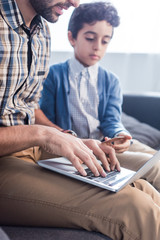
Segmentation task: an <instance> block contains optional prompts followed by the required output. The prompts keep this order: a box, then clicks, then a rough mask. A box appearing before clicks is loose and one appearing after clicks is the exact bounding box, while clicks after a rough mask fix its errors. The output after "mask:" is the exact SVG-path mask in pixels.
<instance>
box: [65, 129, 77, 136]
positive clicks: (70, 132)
mask: <svg viewBox="0 0 160 240" xmlns="http://www.w3.org/2000/svg"><path fill="white" fill-rule="evenodd" d="M62 132H63V133H69V134H71V135H72V136H74V137H77V134H76V133H75V132H74V131H73V130H71V129H67V130H62Z"/></svg>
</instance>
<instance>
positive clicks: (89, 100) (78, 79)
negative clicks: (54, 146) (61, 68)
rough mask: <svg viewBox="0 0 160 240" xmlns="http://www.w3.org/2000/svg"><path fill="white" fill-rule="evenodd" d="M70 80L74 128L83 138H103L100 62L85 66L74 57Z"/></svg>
mask: <svg viewBox="0 0 160 240" xmlns="http://www.w3.org/2000/svg"><path fill="white" fill-rule="evenodd" d="M69 82H70V94H69V109H70V114H71V121H72V129H73V130H74V131H75V132H76V133H77V135H78V136H79V137H81V138H95V139H102V137H103V135H102V133H101V131H100V130H99V125H100V122H99V119H98V105H99V96H98V90H97V89H98V87H97V84H98V64H95V65H93V66H90V67H84V66H83V65H82V64H81V63H80V62H79V61H78V60H76V59H75V58H74V57H73V58H71V59H70V60H69Z"/></svg>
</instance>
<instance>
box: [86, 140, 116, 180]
mask: <svg viewBox="0 0 160 240" xmlns="http://www.w3.org/2000/svg"><path fill="white" fill-rule="evenodd" d="M82 141H83V142H84V143H85V144H86V145H87V146H88V147H89V148H90V149H91V150H92V151H93V153H94V155H95V156H96V157H97V159H99V160H100V161H101V162H102V164H103V167H104V168H105V169H106V170H107V171H110V170H114V169H117V170H118V171H120V164H119V162H118V159H117V158H116V155H115V150H114V149H113V148H112V147H111V146H108V145H107V144H104V143H102V142H100V141H98V140H93V139H83V140H82ZM98 167H99V166H98ZM99 172H100V174H101V175H102V176H105V175H106V174H104V171H103V168H102V167H101V168H100V167H99Z"/></svg>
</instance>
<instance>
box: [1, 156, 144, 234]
mask: <svg viewBox="0 0 160 240" xmlns="http://www.w3.org/2000/svg"><path fill="white" fill-rule="evenodd" d="M0 161H1V165H0V182H1V187H0V211H1V217H0V223H1V224H5V225H24V226H47V227H68V228H73V227H74V228H84V229H86V230H89V231H99V232H101V233H103V234H106V235H108V236H110V237H113V232H115V231H116V233H115V234H117V236H119V235H120V234H122V233H121V231H122V232H123V234H126V237H127V231H130V230H129V229H130V224H131V222H129V221H131V220H130V218H129V217H128V219H127V216H126V217H125V216H124V215H125V214H124V212H125V209H126V205H127V206H128V209H129V212H128V213H127V214H129V216H130V215H134V214H136V213H134V211H133V208H134V207H135V206H136V208H137V210H139V208H141V207H142V206H141V204H140V203H138V196H139V198H143V197H144V193H143V192H142V191H139V190H138V189H136V188H134V187H131V186H127V187H126V188H125V189H123V190H122V191H121V192H119V193H117V194H116V195H115V194H114V193H110V192H108V191H106V190H103V189H100V188H97V187H94V186H90V185H88V184H85V183H81V182H79V181H76V180H73V179H70V178H68V177H65V176H61V175H59V174H56V173H53V172H50V171H49V170H45V169H42V168H41V167H39V166H38V165H37V164H35V163H29V162H26V161H23V160H21V159H17V158H15V157H4V158H1V159H0ZM142 185H143V184H142ZM144 185H145V184H144ZM135 196H136V197H135ZM131 199H132V200H134V201H137V203H138V204H135V202H134V201H133V204H130V202H131ZM139 204H140V205H139ZM138 205H139V206H138ZM2 216H3V217H2ZM122 216H123V217H124V219H127V220H124V222H123V217H122ZM122 223H123V224H124V226H125V229H126V230H125V229H120V228H119V225H120V224H122ZM130 234H133V236H134V234H135V233H134V231H133V232H130Z"/></svg>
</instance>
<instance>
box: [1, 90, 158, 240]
mask: <svg viewBox="0 0 160 240" xmlns="http://www.w3.org/2000/svg"><path fill="white" fill-rule="evenodd" d="M159 109H160V94H155V93H144V94H129V93H128V94H124V102H123V119H122V120H123V123H124V125H125V127H126V128H127V129H128V130H129V131H131V134H132V135H133V136H134V134H135V130H136V129H137V135H136V134H135V136H134V137H135V138H139V140H142V141H143V142H144V143H148V142H146V141H147V140H148V138H149V137H150V139H151V140H150V142H149V144H151V145H152V147H155V148H157V149H158V148H159V145H160V114H159ZM142 129H143V131H140V130H142ZM138 134H139V135H138ZM143 134H144V135H145V137H144V138H142V135H143ZM155 139H156V141H155V142H154V146H153V141H154V140H155ZM7 239H10V240H22V239H23V240H30V239H31V240H80V239H81V240H82V239H83V240H104V239H106V240H111V239H110V238H109V237H107V236H104V235H102V234H100V233H96V232H87V231H85V230H76V229H64V228H34V227H23V226H2V227H1V229H0V240H7Z"/></svg>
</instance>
